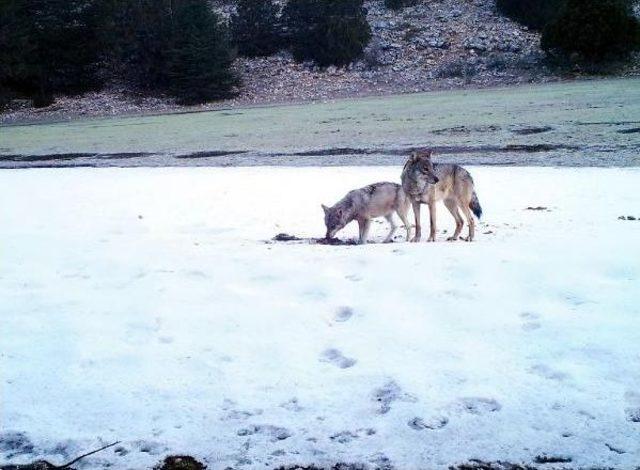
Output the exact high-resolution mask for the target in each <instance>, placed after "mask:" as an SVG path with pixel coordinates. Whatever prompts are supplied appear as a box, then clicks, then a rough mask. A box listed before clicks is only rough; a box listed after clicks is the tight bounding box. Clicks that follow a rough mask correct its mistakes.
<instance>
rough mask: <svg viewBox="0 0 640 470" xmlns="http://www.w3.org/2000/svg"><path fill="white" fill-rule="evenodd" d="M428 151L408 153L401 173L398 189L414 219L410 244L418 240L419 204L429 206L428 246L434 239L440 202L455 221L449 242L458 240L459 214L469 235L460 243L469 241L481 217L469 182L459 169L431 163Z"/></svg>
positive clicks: (460, 223) (419, 235)
mask: <svg viewBox="0 0 640 470" xmlns="http://www.w3.org/2000/svg"><path fill="white" fill-rule="evenodd" d="M431 154H432V152H431V151H430V150H426V151H417V152H412V153H411V156H410V157H409V159H408V160H407V163H406V164H405V165H404V169H403V170H402V188H403V189H404V192H405V194H406V195H407V197H408V198H409V199H410V200H411V205H412V206H413V213H414V215H415V219H416V233H415V236H414V237H413V239H412V240H411V241H413V242H418V241H420V238H421V233H422V230H421V226H420V204H427V205H428V206H429V215H430V221H431V228H430V232H429V240H428V241H430V242H433V241H435V239H436V202H438V201H443V202H444V205H445V206H446V208H447V209H448V210H449V212H450V213H451V215H452V216H453V218H454V219H455V221H456V229H455V232H454V233H453V236H451V237H449V238H448V240H449V241H453V240H458V238H459V237H460V232H461V231H462V227H463V225H464V222H463V220H462V217H461V216H460V212H459V210H460V211H462V213H463V214H464V216H465V218H466V219H467V224H468V226H469V235H468V236H467V237H466V238H464V240H467V241H472V240H473V237H474V236H475V221H474V219H473V215H472V214H471V213H472V212H473V214H475V215H476V217H477V218H478V219H480V217H481V216H482V207H480V201H479V200H478V195H477V194H476V190H475V187H474V184H473V178H472V177H471V175H470V174H469V172H468V171H467V170H465V169H464V168H462V167H461V166H459V165H452V164H446V163H433V162H432V161H431Z"/></svg>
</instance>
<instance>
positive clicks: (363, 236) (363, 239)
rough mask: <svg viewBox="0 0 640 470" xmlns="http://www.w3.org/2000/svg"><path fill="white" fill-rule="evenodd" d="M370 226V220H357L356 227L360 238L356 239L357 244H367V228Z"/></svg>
mask: <svg viewBox="0 0 640 470" xmlns="http://www.w3.org/2000/svg"><path fill="white" fill-rule="evenodd" d="M370 225H371V219H360V220H358V227H359V229H360V238H359V239H358V243H359V244H361V245H362V244H364V243H367V238H368V237H369V226H370Z"/></svg>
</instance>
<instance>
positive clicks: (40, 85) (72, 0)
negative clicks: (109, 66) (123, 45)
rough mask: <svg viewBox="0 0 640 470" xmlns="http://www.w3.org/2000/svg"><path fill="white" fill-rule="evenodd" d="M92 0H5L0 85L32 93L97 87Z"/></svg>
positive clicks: (46, 95) (40, 100)
mask: <svg viewBox="0 0 640 470" xmlns="http://www.w3.org/2000/svg"><path fill="white" fill-rule="evenodd" d="M93 6H94V3H93V2H87V1H83V0H5V1H3V2H2V6H1V7H0V9H1V10H0V17H1V18H2V19H1V20H0V63H2V65H1V66H0V84H1V85H3V86H5V87H8V88H11V89H14V90H16V91H19V92H21V93H23V94H26V95H28V96H33V97H34V104H35V105H36V106H45V105H47V104H49V103H50V102H51V101H52V95H53V93H55V92H67V93H75V92H80V91H84V90H87V89H89V88H93V87H95V86H97V85H98V80H97V75H96V69H97V60H98V54H97V51H98V46H97V36H96V30H95V28H94V27H93V26H92V25H93V22H94V21H95V16H94V15H95V10H94V8H93Z"/></svg>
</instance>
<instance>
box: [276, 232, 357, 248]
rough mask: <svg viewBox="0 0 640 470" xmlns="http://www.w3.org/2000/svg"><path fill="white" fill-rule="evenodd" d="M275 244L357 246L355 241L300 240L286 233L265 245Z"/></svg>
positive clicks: (328, 239)
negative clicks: (300, 243) (273, 242)
mask: <svg viewBox="0 0 640 470" xmlns="http://www.w3.org/2000/svg"><path fill="white" fill-rule="evenodd" d="M272 241H275V242H305V243H308V244H309V245H330V246H340V245H348V246H351V245H357V244H358V242H357V240H341V239H339V238H300V237H297V236H295V235H290V234H288V233H279V234H277V235H276V236H275V237H273V238H272V239H271V240H270V241H268V242H266V243H271V242H272Z"/></svg>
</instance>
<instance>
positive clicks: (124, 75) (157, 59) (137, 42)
mask: <svg viewBox="0 0 640 470" xmlns="http://www.w3.org/2000/svg"><path fill="white" fill-rule="evenodd" d="M171 3H172V2H171V0H122V1H118V2H112V3H109V4H108V5H107V6H105V10H106V11H105V12H104V15H105V18H108V20H107V22H106V24H105V26H104V28H103V29H104V31H103V35H102V38H103V40H104V46H103V47H104V50H105V63H106V65H107V68H108V74H109V75H110V76H111V77H114V78H118V79H122V80H124V81H126V82H128V83H130V84H131V85H133V86H134V87H136V88H138V89H141V90H146V91H152V90H158V89H163V88H166V87H167V86H168V83H169V77H168V70H167V63H168V61H169V54H170V51H171V44H172V36H173V30H172V26H171V23H172V14H173V9H172V8H171V6H172V5H171ZM176 3H177V2H176Z"/></svg>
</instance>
